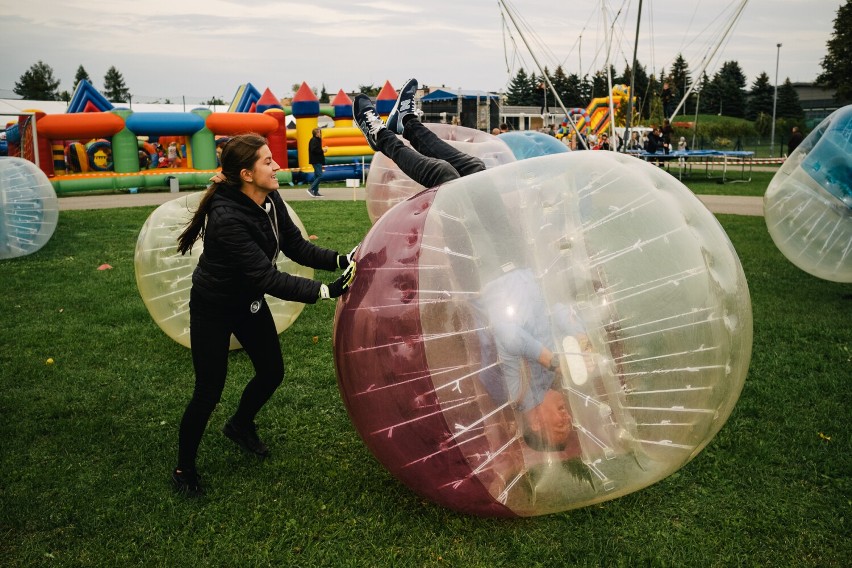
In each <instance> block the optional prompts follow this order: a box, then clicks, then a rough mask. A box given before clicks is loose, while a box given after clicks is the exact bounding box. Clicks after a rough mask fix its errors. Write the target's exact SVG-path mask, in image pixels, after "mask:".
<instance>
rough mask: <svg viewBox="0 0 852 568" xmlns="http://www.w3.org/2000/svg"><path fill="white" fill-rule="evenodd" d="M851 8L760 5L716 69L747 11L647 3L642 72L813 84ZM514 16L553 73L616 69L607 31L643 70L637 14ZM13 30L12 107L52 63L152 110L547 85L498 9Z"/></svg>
mask: <svg viewBox="0 0 852 568" xmlns="http://www.w3.org/2000/svg"><path fill="white" fill-rule="evenodd" d="M843 1H845V0H843ZM843 1H841V0H748V2H747V3H746V5H745V9H744V10H743V11H742V15H741V17H740V18H739V20H738V21H737V23H736V24H735V26H734V28H733V30H732V32H731V34H730V36H729V38H728V40H727V41H725V42H724V43H722V44H721V47H719V49H718V52H717V53H716V55H715V56H713V57H712V58H711V54H712V51H713V49H714V47H715V46H716V45H717V43H718V40H719V38H720V37H722V35H723V32H724V30H725V28H726V26H727V25H728V23H729V22H730V18H731V16H732V15H733V13H734V12H735V11H736V9H737V7H738V6H739V5H740V4H741V3H742V0H645V1H644V4H643V8H642V10H643V15H642V19H641V23H640V31H639V35H640V41H639V54H638V57H639V61H640V62H641V63H642V64H643V65H645V66H646V68H647V70H648V72H654V73H655V74H659V72H660V70H661V69H663V68H665V69H668V68H669V67H670V66H671V63H672V61H673V60H674V58H675V57H676V56H677V54H678V53H682V54H683V55H684V58H685V59H686V61H687V63H688V64H689V68H690V70H691V71H692V72H693V73H695V72H696V71H697V70H698V69H700V68H701V67H702V66H703V65H704V64H705V63H707V62H709V65H708V67H707V72H708V75H710V76H711V77H712V75H713V73H714V72H715V71H716V70H717V69H718V68H719V67H720V66H721V64H722V62H724V61H729V60H736V61H738V62H739V64H740V66H741V67H742V69H743V72H744V73H745V75H746V78H747V81H748V86H750V85H751V83H752V82H753V81H754V79H755V77H757V75H758V74H759V73H761V72H766V73H767V74H768V75H769V77H770V80H771V81H773V82H774V79H775V66H776V55H777V53H778V50H777V48H776V45H777V44H778V43H781V44H783V46H782V47H781V49H780V58H779V61H780V64H779V70H778V78H779V82H783V81H784V80H785V79H786V78H789V79H790V80H792V81H793V82H797V81H812V80H813V79H814V78H815V77H816V76H817V75H818V74H819V73H820V71H821V67H820V61H821V60H822V58H823V57H824V56H825V54H826V42H827V41H828V39H829V38H830V37H831V33H832V30H833V21H834V17H835V15H836V13H837V9H838V7H839V6H840V5H841V4H842V3H843ZM506 3H507V5H508V6H509V7H510V9H511V10H512V11H513V13H514V15H515V17H516V19H517V20H518V23H519V24H520V25H521V27H522V28H523V30H524V35H525V36H527V41H529V42H531V43H532V51H533V52H534V53H535V56H536V57H537V58H538V60H539V62H540V63H541V65H543V66H544V65H546V66H547V67H548V68H549V69H550V70H551V71H552V70H553V69H554V68H555V67H556V66H557V65H559V64H562V65H563V68H564V69H565V70H566V72H568V73H574V72H581V73H580V74H582V73H583V72H589V73H593V72H594V71H596V70H597V69H602V68H604V64H605V61H606V50H605V46H606V45H607V43H606V41H605V35H606V34H605V31H606V30H607V29H609V28H610V26H608V25H605V24H604V21H609V22H612V20H615V24H614V26H612V28H611V29H612V30H613V34H612V35H613V38H614V41H613V42H612V46H613V47H612V52H611V55H610V58H611V61H612V62H613V64H614V65H615V68H616V69H617V70H618V71H619V72H620V71H622V70H623V69H624V67H625V63H626V62H627V61H628V60H629V59H630V58H632V50H633V40H634V37H635V29H636V13H637V9H638V4H639V2H638V0H607V1H604V2H602V1H601V0H560V1H557V0H511V1H508V0H507V2H506ZM602 4H603V5H605V6H607V9H606V10H604V9H602ZM605 11H606V12H607V14H608V16H606V20H605V17H604V16H603V15H602V14H603V13H604V12H605ZM0 14H2V15H0V47H2V53H3V58H2V63H0V93H5V94H6V95H7V96H8V94H9V93H10V92H11V91H12V89H13V88H14V85H15V82H16V81H18V80H19V79H20V77H21V75H22V74H23V73H24V72H26V71H27V69H29V68H30V66H31V65H32V64H34V63H36V62H37V61H39V60H41V61H44V62H45V63H46V64H48V65H50V66H51V67H52V68H53V71H54V76H55V78H57V79H60V80H61V84H60V86H59V90H60V91H61V90H68V91H69V92H70V91H71V88H72V86H73V84H74V75H75V73H76V71H77V68H78V66H80V65H83V67H85V69H86V71H87V72H88V73H89V76H90V77H91V78H92V80H93V83H94V86H95V87H97V88H98V89H102V88H103V77H104V74H105V73H106V71H107V69H108V68H109V67H110V66H115V67H116V68H117V69H118V70H119V72H121V74H122V75H123V77H124V79H125V83H126V85H127V87H128V88H129V89H130V92H131V93H132V94H133V97H134V101H138V102H153V100H154V99H160V101H163V100H165V99H170V100H171V101H172V102H178V101H180V99H181V97H183V96H185V97H186V99H187V101H188V102H200V101H201V100H203V99H209V98H210V97H214V96H215V97H219V98H222V99H225V100H230V99H231V98H232V97H233V96H234V93H235V92H236V90H237V88H238V87H239V86H240V85H241V84H244V83H251V84H252V85H254V86H255V87H256V88H258V89H259V90H261V91H263V90H264V89H266V88H269V89H270V90H271V91H272V92H273V93H274V94H275V95H276V96H278V97H287V96H290V95H291V86H292V85H293V84H294V83H301V82H302V81H305V82H307V83H308V84H309V85H310V86H311V87H314V88H315V89H316V90H319V89H320V88H322V87H323V86H325V88H326V90H327V91H328V92H329V93H330V94H331V95H334V94H335V93H337V91H338V90H339V89H343V90H345V91H351V90H355V89H357V88H358V86H360V85H376V86H381V85H383V84H384V82H385V81H386V80H390V82H391V84H392V85H394V86H395V87H399V86H400V85H401V84H402V83H403V81H405V80H406V79H407V78H408V77H411V76H415V77H417V78H418V79H419V80H420V82H421V84H426V85H429V86H441V85H444V86H446V87H447V88H463V89H474V90H489V91H505V90H506V87H507V86H508V84H509V81H510V80H511V78H512V77H514V76H515V74H516V73H517V71H518V69H520V68H523V69H525V70H526V71H535V70H536V67H535V63H534V61H533V59H532V58H531V56H530V51H529V50H528V49H527V48H526V47H525V46H524V44H523V40H522V38H521V36H520V35H519V34H518V32H517V31H516V30H515V28H514V26H513V25H512V24H511V22H510V21H509V20H508V19H507V18H505V17H504V12H503V11H502V10H501V5H500V3H499V2H498V1H497V0H428V1H426V0H421V1H414V2H412V1H402V0H397V1H396V2H391V1H389V0H375V1H369V0H367V1H358V0H355V1H352V0H350V1H347V2H344V1H341V0H314V1H312V2H295V1H273V0H267V1H263V0H259V1H249V0H169V1H164V0H145V1H133V2H131V1H127V0H111V1H106V2H92V1H91V0H87V1H82V0H61V1H59V0H0ZM504 22H505V24H504Z"/></svg>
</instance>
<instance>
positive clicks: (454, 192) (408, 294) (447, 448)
mask: <svg viewBox="0 0 852 568" xmlns="http://www.w3.org/2000/svg"><path fill="white" fill-rule="evenodd" d="M357 260H358V278H357V279H356V280H355V282H354V284H353V286H352V288H351V290H350V291H349V293H348V294H347V295H346V296H344V297H343V299H342V300H341V301H340V302H339V303H338V306H337V311H336V314H335V327H334V356H335V364H336V368H337V373H338V385H339V388H340V391H341V396H342V399H343V401H344V404H345V406H346V408H347V411H348V413H349V415H350V417H351V419H352V422H353V424H354V425H355V428H356V429H357V431H358V433H359V435H360V436H361V438H362V439H363V440H364V442H365V444H366V445H367V446H368V447H369V449H370V450H371V452H372V453H373V454H374V455H375V457H376V458H377V459H378V460H379V461H380V462H381V463H382V464H383V465H384V466H385V467H386V468H387V469H388V470H389V471H390V472H391V473H392V474H393V475H394V476H396V477H397V478H398V479H399V480H401V481H402V482H403V483H404V484H405V485H407V486H408V487H410V488H411V489H412V490H414V491H416V492H417V493H419V494H420V495H422V496H424V497H426V498H428V499H431V500H433V501H434V502H436V503H439V504H440V505H443V506H446V507H449V508H452V509H455V510H458V511H463V512H467V513H472V514H476V515H482V516H504V517H505V516H532V515H541V514H546V513H551V512H557V511H563V510H567V509H572V508H576V507H583V506H587V505H590V504H593V503H597V502H600V501H604V500H608V499H612V498H615V497H618V496H621V495H625V494H627V493H630V492H632V491H636V490H638V489H640V488H642V487H645V486H647V485H649V484H651V483H654V482H656V481H658V480H660V479H662V478H664V477H665V476H667V475H669V474H671V473H672V472H674V471H676V470H677V469H678V468H680V467H681V466H683V465H684V464H686V463H687V462H688V461H689V460H691V459H692V458H693V457H695V456H696V455H697V454H698V453H699V452H700V451H701V449H702V448H704V446H705V445H706V444H707V443H708V442H709V441H710V439H711V438H712V437H713V436H714V435H715V434H716V433H717V432H718V431H719V429H720V428H721V427H722V425H723V423H724V422H725V420H726V419H727V418H728V416H729V415H730V413H731V411H732V409H733V407H734V405H735V403H736V400H737V398H738V397H739V394H740V391H741V389H742V386H743V381H744V379H745V376H746V372H747V370H748V366H749V361H750V358H751V344H752V315H751V302H750V298H749V292H748V286H747V283H746V280H745V276H744V274H743V270H742V267H741V265H740V262H739V259H738V257H737V255H736V252H735V251H734V249H733V246H732V245H731V243H730V241H729V240H728V238H727V235H726V234H725V232H724V231H723V230H722V228H721V226H720V225H719V223H718V222H717V221H716V219H715V217H713V215H712V214H711V213H710V212H709V211H708V210H707V209H706V208H705V207H704V206H703V205H702V204H701V203H700V202H699V201H698V199H697V198H696V197H695V196H694V195H693V194H692V192H690V191H689V190H688V189H687V188H686V187H685V186H683V185H682V184H681V183H680V182H679V181H678V180H676V179H675V178H673V177H672V176H670V175H668V174H667V173H665V172H663V171H661V170H660V169H659V168H656V167H654V166H652V165H650V164H647V163H645V162H643V161H641V160H637V159H636V158H632V157H628V156H625V155H619V154H616V153H614V152H573V153H566V154H557V155H551V156H544V157H539V158H532V159H529V160H522V161H517V162H514V163H511V164H507V165H503V166H500V167H498V168H494V169H491V170H486V171H483V172H480V173H477V174H475V175H471V176H467V177H464V178H461V179H459V180H455V181H453V182H451V183H447V184H445V185H443V186H440V187H438V188H434V189H431V190H428V191H423V192H421V193H419V194H418V195H416V196H414V197H412V198H411V199H409V200H407V201H404V202H402V203H400V204H399V205H397V206H396V207H394V208H393V209H391V210H389V211H388V212H387V213H386V214H385V215H384V216H382V217H381V218H380V219H379V221H378V222H377V223H376V224H375V225H374V226H373V227H372V229H371V230H370V231H369V233H368V234H367V236H366V237H365V238H364V240H363V242H362V244H361V247H360V248H359V251H358V259H357Z"/></svg>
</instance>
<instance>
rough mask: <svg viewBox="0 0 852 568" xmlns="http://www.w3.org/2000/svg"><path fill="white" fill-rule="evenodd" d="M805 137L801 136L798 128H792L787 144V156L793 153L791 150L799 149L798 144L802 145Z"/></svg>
mask: <svg viewBox="0 0 852 568" xmlns="http://www.w3.org/2000/svg"><path fill="white" fill-rule="evenodd" d="M804 139H805V137H804V136H803V135H802V131H801V130H799V127H798V126H794V127H793V131H792V132H791V133H790V140H789V141H788V142H787V155H788V156H789V155H790V154H792V153H793V150H795V149H796V148H798V147H799V144H801V143H802V140H804Z"/></svg>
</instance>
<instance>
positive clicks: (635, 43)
mask: <svg viewBox="0 0 852 568" xmlns="http://www.w3.org/2000/svg"><path fill="white" fill-rule="evenodd" d="M641 19H642V0H639V13H638V14H636V38H635V39H634V40H633V65H631V66H630V92H629V93H628V96H627V124H626V125H625V127H624V151H625V152H626V151H627V143H628V142H629V141H630V121H631V119H632V118H633V97H635V96H636V51H637V50H638V49H639V23H640V22H641Z"/></svg>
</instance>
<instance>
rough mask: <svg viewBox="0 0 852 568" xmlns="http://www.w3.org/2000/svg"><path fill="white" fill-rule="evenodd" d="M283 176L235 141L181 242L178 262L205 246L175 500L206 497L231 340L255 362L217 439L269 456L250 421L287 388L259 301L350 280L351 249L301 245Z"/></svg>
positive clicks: (307, 298) (245, 139)
mask: <svg viewBox="0 0 852 568" xmlns="http://www.w3.org/2000/svg"><path fill="white" fill-rule="evenodd" d="M279 169H280V168H279V166H278V164H277V163H276V162H275V160H274V159H273V158H272V152H271V151H270V149H269V146H268V145H267V141H266V139H265V138H263V137H262V136H259V135H257V134H243V135H239V136H234V137H233V138H231V139H230V140H229V141H228V142H227V143H225V144H224V145H223V148H222V170H221V172H218V173H217V174H216V175H215V176H213V177H212V178H211V180H210V181H211V182H212V184H211V185H210V187H209V188H208V189H207V192H206V193H205V195H204V196H203V198H202V199H201V202H200V203H199V205H198V209H197V210H196V211H195V213H194V214H193V216H192V218H191V219H190V221H189V222H188V223H187V225H186V228H185V229H184V231H183V232H182V233H181V235H180V236H179V237H178V252H179V253H181V254H186V253H188V252H189V253H191V251H192V245H193V244H194V243H195V241H196V240H198V239H199V238H200V239H203V241H204V250H203V251H202V253H201V256H200V258H199V259H198V265H197V266H196V268H195V271H194V272H193V274H192V289H191V291H190V300H189V314H190V342H191V344H192V363H193V367H194V369H195V388H194V391H193V393H192V398H191V399H190V401H189V404H188V405H187V407H186V410H185V412H184V414H183V418H182V420H181V423H180V430H179V439H178V461H177V467H176V468H175V469H174V471H173V472H172V483H173V486H174V488H175V490H176V491H178V492H179V493H183V494H185V495H187V496H190V497H197V496H200V495H203V494H204V489H203V487H202V485H201V480H200V477H199V475H198V472H197V470H196V456H197V453H198V447H199V444H200V442H201V437H202V435H203V433H204V430H205V428H206V427H207V422H208V421H209V419H210V416H211V414H212V413H213V410H214V408H215V407H216V405H217V404H218V403H219V400H220V398H221V396H222V391H223V389H224V386H225V378H226V375H227V370H228V353H229V345H230V337H231V334H233V335H234V336H235V337H236V338H237V340H239V342H240V344H241V345H242V347H243V349H244V350H245V352H246V354H247V355H248V356H249V358H250V359H251V362H252V365H253V366H254V372H255V375H254V377H253V378H252V379H251V380H249V382H248V384H247V385H246V387H245V389H244V390H243V393H242V397H241V398H240V402H239V405H238V406H237V409H236V412H235V413H234V414H233V416H231V417H230V418H229V419H228V420H227V421H226V422H225V426H224V428H223V430H222V432H223V434H224V435H225V436H226V437H228V438H230V439H231V440H232V441H233V442H234V443H236V444H237V445H238V446H240V447H241V448H242V449H243V450H245V451H247V452H249V453H251V454H254V455H256V456H259V457H261V458H264V457H266V456H268V455H269V449H268V448H267V446H266V444H264V443H263V442H262V441H261V440H260V439H259V438H258V435H257V428H256V425H255V422H254V420H255V416H256V415H257V413H258V412H259V411H260V409H261V408H262V407H263V406H264V404H266V402H267V401H268V400H269V399H270V398H271V397H272V394H273V393H274V392H275V390H276V389H277V388H278V386H279V385H280V384H281V382H282V380H283V378H284V362H283V359H282V356H281V345H280V343H279V339H278V332H277V331H276V329H275V322H274V321H273V317H272V313H271V312H270V310H269V306H268V305H267V303H266V300H265V295H266V294H269V295H272V296H275V297H276V298H281V299H282V300H288V301H293V302H302V303H305V304H313V303H315V302H316V301H317V300H320V299H329V298H336V297H338V296H341V295H342V294H344V293H345V292H346V291H347V290H348V289H349V287H350V285H351V284H352V281H353V279H354V277H355V262H354V260H353V257H354V254H355V250H356V249H357V246H356V247H355V249H353V250H352V252H350V253H349V254H339V253H338V252H337V251H334V250H330V249H325V248H322V247H319V246H316V245H315V244H313V243H311V242H310V241H308V240H306V239H304V238H303V237H302V233H301V231H300V230H299V227H298V226H297V225H296V224H295V223H294V222H293V220H292V219H291V217H290V215H289V214H288V212H287V206H286V205H285V204H284V201H283V200H282V199H281V196H280V195H279V193H278V191H277V190H278V179H277V177H276V172H277V171H278V170H279ZM279 252H282V253H284V254H285V255H286V256H287V257H288V258H290V259H292V260H293V261H295V262H297V263H299V264H301V265H303V266H309V267H311V268H317V269H322V270H338V269H344V272H343V275H342V276H340V277H339V278H337V279H336V280H335V281H333V282H332V283H330V284H323V283H321V282H317V281H314V280H310V279H307V278H301V277H297V276H293V275H291V274H287V273H285V272H280V271H279V270H278V268H277V266H276V260H277V258H278V254H279Z"/></svg>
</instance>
